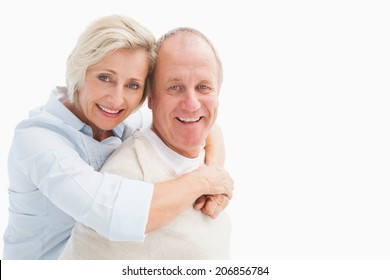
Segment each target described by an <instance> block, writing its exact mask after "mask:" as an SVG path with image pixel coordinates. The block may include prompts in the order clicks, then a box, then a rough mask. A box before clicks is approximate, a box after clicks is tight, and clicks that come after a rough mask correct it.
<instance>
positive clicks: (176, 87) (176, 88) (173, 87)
mask: <svg viewBox="0 0 390 280" xmlns="http://www.w3.org/2000/svg"><path fill="white" fill-rule="evenodd" d="M169 89H170V90H178V89H179V87H178V86H171V87H169Z"/></svg>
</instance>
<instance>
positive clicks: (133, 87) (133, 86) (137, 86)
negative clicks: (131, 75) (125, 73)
mask: <svg viewBox="0 0 390 280" xmlns="http://www.w3.org/2000/svg"><path fill="white" fill-rule="evenodd" d="M127 87H128V88H131V89H139V85H137V84H128V85H127Z"/></svg>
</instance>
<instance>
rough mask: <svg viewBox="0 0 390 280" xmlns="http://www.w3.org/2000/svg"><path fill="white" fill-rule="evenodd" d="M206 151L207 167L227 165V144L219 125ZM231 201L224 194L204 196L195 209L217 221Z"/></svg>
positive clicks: (213, 129)
mask: <svg viewBox="0 0 390 280" xmlns="http://www.w3.org/2000/svg"><path fill="white" fill-rule="evenodd" d="M205 151H206V159H205V163H206V165H210V166H211V165H217V166H221V167H223V165H224V164H225V143H224V141H223V134H222V130H221V128H220V127H219V126H218V125H217V124H214V126H213V127H212V129H211V130H210V133H209V135H208V136H207V139H206V146H205ZM230 199H231V198H229V197H227V196H226V195H223V194H220V195H202V196H201V197H199V198H198V199H197V200H196V201H195V203H194V208H195V209H198V210H201V211H202V212H203V213H204V214H205V215H208V216H210V217H211V218H213V219H215V218H217V217H218V215H219V214H220V213H221V212H222V211H223V210H224V209H225V208H226V207H227V206H228V204H229V200H230Z"/></svg>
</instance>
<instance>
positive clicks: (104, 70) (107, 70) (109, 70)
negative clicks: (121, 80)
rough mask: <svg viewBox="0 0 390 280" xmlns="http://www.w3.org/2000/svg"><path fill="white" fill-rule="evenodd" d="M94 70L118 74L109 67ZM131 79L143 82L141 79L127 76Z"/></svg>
mask: <svg viewBox="0 0 390 280" xmlns="http://www.w3.org/2000/svg"><path fill="white" fill-rule="evenodd" d="M95 71H98V72H99V71H100V72H101V71H103V72H110V73H111V74H114V75H118V72H116V71H114V70H111V69H101V70H95ZM129 80H131V81H136V82H143V81H144V80H143V79H138V78H129Z"/></svg>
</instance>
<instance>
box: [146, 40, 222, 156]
mask: <svg viewBox="0 0 390 280" xmlns="http://www.w3.org/2000/svg"><path fill="white" fill-rule="evenodd" d="M218 74H219V73H218V67H217V61H216V58H215V56H214V53H213V51H212V49H211V47H210V46H209V45H208V44H207V43H206V42H205V41H204V40H203V39H201V38H199V37H197V36H195V35H193V34H188V33H185V34H183V33H181V34H177V35H174V36H173V37H171V38H168V39H167V40H166V41H165V42H164V44H163V45H162V47H161V49H160V51H159V55H158V59H157V64H156V69H155V75H154V83H153V87H152V93H151V98H150V99H149V103H148V104H149V108H150V109H151V110H152V111H153V124H152V128H153V130H154V131H155V132H156V134H157V135H158V136H159V137H160V138H161V139H162V140H163V141H164V143H165V144H166V145H167V146H169V147H170V148H171V149H173V150H174V151H176V152H178V153H179V154H182V155H184V156H187V157H196V156H197V155H198V154H199V151H200V149H201V148H202V147H203V144H204V141H205V139H206V137H207V135H208V133H209V131H210V128H211V127H212V125H213V124H214V122H215V120H216V118H217V114H218V95H219V83H218Z"/></svg>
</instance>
